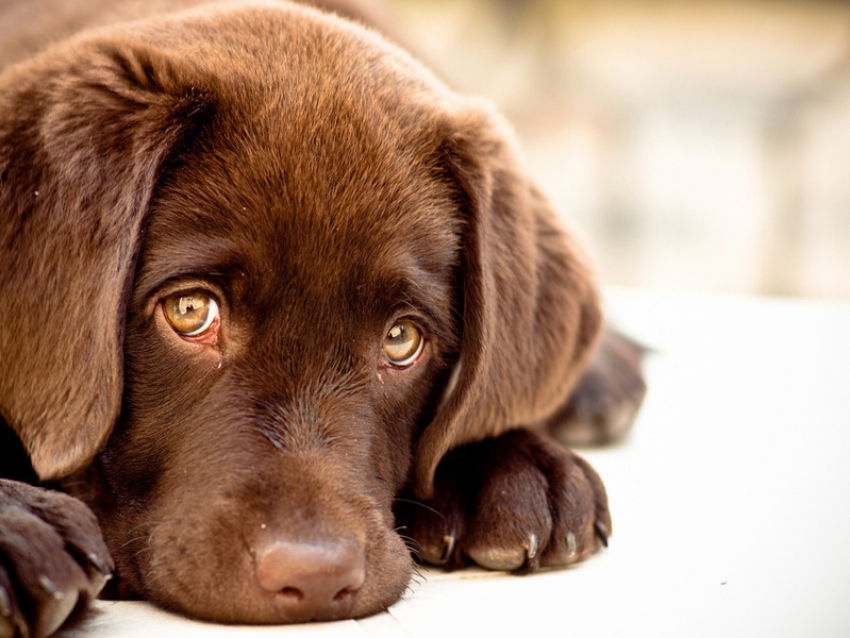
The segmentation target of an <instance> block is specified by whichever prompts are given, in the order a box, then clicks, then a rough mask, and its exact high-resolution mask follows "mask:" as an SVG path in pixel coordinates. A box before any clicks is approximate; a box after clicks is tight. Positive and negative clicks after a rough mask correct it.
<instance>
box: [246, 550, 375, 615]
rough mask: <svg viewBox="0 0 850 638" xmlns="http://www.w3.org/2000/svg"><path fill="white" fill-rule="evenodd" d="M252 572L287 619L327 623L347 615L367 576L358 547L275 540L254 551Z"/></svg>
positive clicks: (361, 552)
mask: <svg viewBox="0 0 850 638" xmlns="http://www.w3.org/2000/svg"><path fill="white" fill-rule="evenodd" d="M254 567H255V574H256V578H257V583H258V584H259V586H260V587H261V588H262V589H263V590H264V591H265V592H267V594H269V595H271V597H272V599H271V602H272V604H273V605H276V606H277V607H278V609H279V610H280V611H281V612H282V615H283V616H284V617H285V618H286V619H287V620H295V621H303V620H329V619H332V618H342V617H345V616H347V615H349V614H350V613H351V610H352V608H353V606H354V601H355V598H356V597H357V593H358V591H359V590H360V588H361V586H362V585H363V582H364V580H365V578H366V558H365V555H364V552H363V548H362V547H361V546H360V544H359V543H356V542H354V541H350V540H347V539H342V540H333V541H322V542H311V543H305V542H295V541H287V540H273V541H270V542H268V543H267V544H266V545H265V546H263V547H260V548H258V549H257V551H256V553H255V566H254Z"/></svg>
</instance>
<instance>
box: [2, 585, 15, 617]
mask: <svg viewBox="0 0 850 638" xmlns="http://www.w3.org/2000/svg"><path fill="white" fill-rule="evenodd" d="M0 616H3V617H4V618H11V617H12V601H11V600H9V592H7V591H6V588H5V587H3V586H0Z"/></svg>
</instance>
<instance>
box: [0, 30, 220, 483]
mask: <svg viewBox="0 0 850 638" xmlns="http://www.w3.org/2000/svg"><path fill="white" fill-rule="evenodd" d="M178 68H179V65H178V64H175V63H174V61H173V60H170V59H169V58H168V57H167V56H166V55H164V54H162V53H160V52H158V51H156V50H152V49H150V48H149V47H148V46H147V45H146V44H144V43H138V44H137V45H132V44H113V43H110V42H109V41H108V40H104V41H99V40H97V39H92V40H91V41H77V42H74V43H72V44H70V45H66V46H65V48H62V49H56V50H54V51H53V52H52V53H48V54H45V55H43V56H41V57H39V58H36V59H35V60H34V61H32V62H29V63H27V64H24V65H21V66H18V67H15V68H12V69H10V70H8V71H6V72H5V73H4V74H3V75H2V76H0V415H2V419H3V420H5V421H7V422H8V423H9V424H10V425H11V426H12V428H13V429H14V430H15V431H16V432H17V434H18V437H19V438H20V439H21V441H22V442H23V444H24V446H25V448H26V449H27V452H28V453H29V455H30V461H31V463H32V465H33V468H34V469H35V471H36V473H37V474H38V476H39V477H40V478H41V479H43V480H46V479H54V478H59V477H62V476H65V475H67V474H69V473H70V472H72V471H74V470H76V469H78V468H80V467H81V466H83V465H84V464H85V463H87V462H88V461H89V460H90V459H91V458H92V457H93V456H94V454H95V453H96V452H97V450H98V449H99V448H100V446H101V445H102V444H103V443H104V441H105V439H106V437H107V436H108V435H109V432H110V429H111V427H112V425H113V423H114V421H115V419H116V417H117V416H118V412H119V409H120V405H121V393H122V389H123V388H122V385H123V355H122V349H123V344H122V342H123V337H124V315H125V306H126V303H127V302H128V299H129V295H130V290H131V286H132V280H133V276H134V270H135V262H136V257H137V253H138V250H139V245H140V242H141V235H142V226H143V222H144V219H145V214H146V212H147V210H148V206H149V202H150V199H151V194H152V192H153V189H154V187H155V184H156V182H157V179H158V177H159V174H160V170H161V168H162V166H163V163H164V162H165V161H166V159H167V157H168V156H169V153H170V152H171V151H172V150H173V149H174V148H175V146H176V145H177V144H178V142H179V141H180V140H181V139H185V136H186V135H187V134H188V132H189V131H191V130H192V129H193V127H195V126H196V125H197V123H198V121H199V118H201V117H202V116H203V115H204V113H206V112H208V111H209V109H210V101H209V100H207V99H206V98H205V97H204V95H203V94H202V92H201V91H200V90H199V89H198V88H196V87H197V86H199V85H198V84H197V83H195V82H193V81H186V80H185V79H184V80H183V81H181V79H180V78H179V77H178V75H179V73H178Z"/></svg>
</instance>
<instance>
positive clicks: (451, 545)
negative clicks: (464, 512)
mask: <svg viewBox="0 0 850 638" xmlns="http://www.w3.org/2000/svg"><path fill="white" fill-rule="evenodd" d="M443 542H444V543H445V544H446V546H445V548H444V549H443V554H442V556H440V565H445V564H446V563H447V562H449V558H451V556H452V553H453V552H454V550H455V545H456V544H457V536H456V535H455V533H454V532H450V533H448V534H446V535H445V536H443Z"/></svg>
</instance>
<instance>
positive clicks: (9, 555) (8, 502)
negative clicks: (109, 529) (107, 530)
mask: <svg viewBox="0 0 850 638" xmlns="http://www.w3.org/2000/svg"><path fill="white" fill-rule="evenodd" d="M0 556H1V557H3V559H4V560H3V561H2V566H0V637H3V638H4V637H5V636H6V635H10V636H29V637H32V638H41V637H43V636H48V635H50V634H52V633H53V632H55V631H56V630H57V629H58V628H59V627H60V626H61V625H62V623H63V622H64V621H65V620H66V619H67V618H68V617H69V616H70V615H71V614H72V613H73V611H74V610H75V609H76V608H77V607H78V606H80V605H81V604H85V603H86V602H88V601H89V600H91V599H93V598H94V597H96V596H97V594H98V593H99V592H100V590H101V589H102V588H103V585H104V584H105V583H106V581H107V579H108V578H109V574H110V572H111V562H112V561H111V558H110V556H109V552H108V550H107V549H106V545H105V544H104V542H103V539H102V537H101V534H100V531H99V529H98V526H97V521H96V520H95V518H94V515H93V514H92V513H91V511H89V509H88V508H87V507H86V506H85V505H83V504H82V503H81V502H80V501H78V500H76V499H74V498H71V497H69V496H66V495H64V494H60V493H58V492H51V491H47V490H43V489H39V488H34V487H30V486H26V485H22V484H18V483H14V482H11V481H3V482H0Z"/></svg>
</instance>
